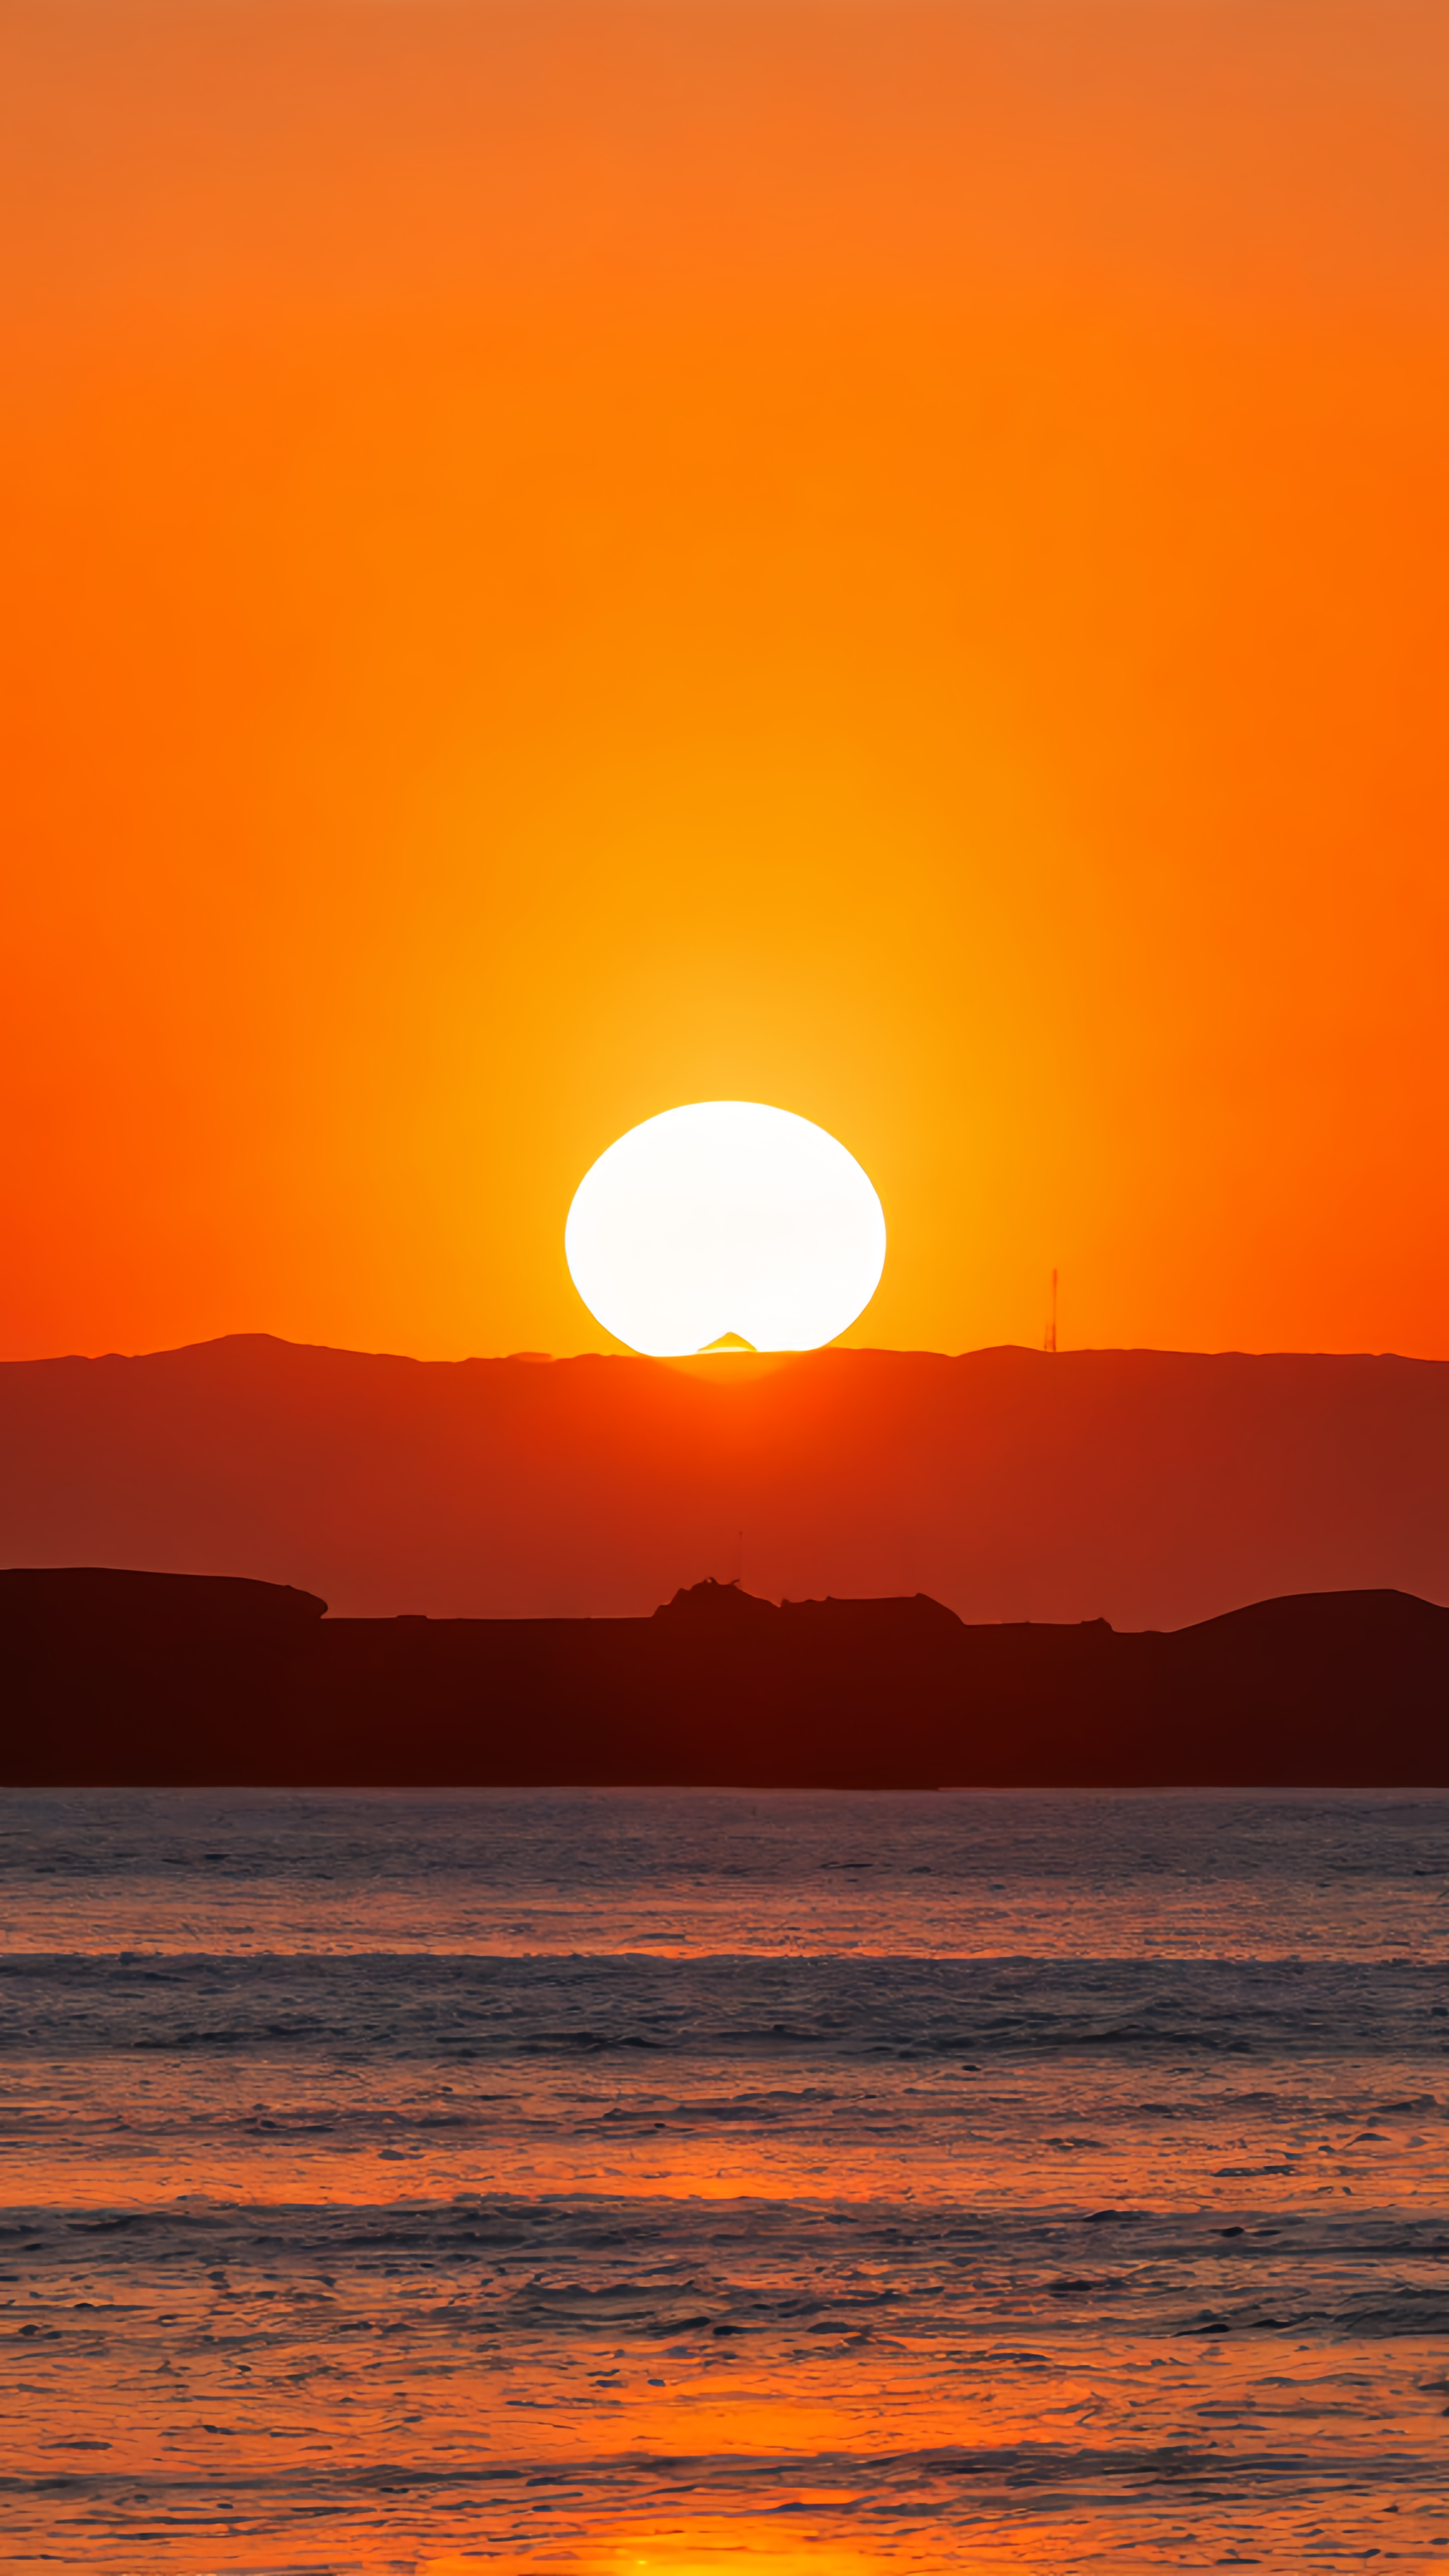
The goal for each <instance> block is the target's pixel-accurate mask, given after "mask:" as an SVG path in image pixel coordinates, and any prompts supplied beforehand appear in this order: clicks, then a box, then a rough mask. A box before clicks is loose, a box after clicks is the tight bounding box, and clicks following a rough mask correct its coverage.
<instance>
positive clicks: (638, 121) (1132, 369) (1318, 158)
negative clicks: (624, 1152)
mask: <svg viewBox="0 0 1449 2576" xmlns="http://www.w3.org/2000/svg"><path fill="white" fill-rule="evenodd" d="M1446 171H1449V20H1446V16H1445V12H1444V8H1443V0H1426V5H1423V6H1405V5H1401V0H1364V5H1361V6H1355V7H1348V6H1339V5H1335V4H1334V0H1302V5H1299V0H1275V5H1273V6H1271V7H1270V6H1265V5H1263V0H1244V5H1237V0H1211V5H1201V6H1194V7H1182V6H1179V5H1176V0H1137V5H1126V0H1123V4H1122V5H1105V0H1032V5H1029V6H1024V5H1022V0H1000V5H996V6H982V5H973V0H950V5H941V6H936V5H925V6H923V5H919V0H879V5H876V0H809V4H808V5H800V0H757V4H756V5H748V0H687V5H680V0H656V5H622V0H580V5H577V6H575V5H568V4H567V0H563V4H562V5H560V4H559V0H515V5H506V6H498V7H489V6H485V5H471V4H470V0H452V5H444V0H408V5H406V6H396V7H392V6H388V7H384V6H378V5H371V0H340V5H333V6H328V7H318V6H313V5H311V0H281V5H278V6H268V5H263V0H249V5H245V6H238V7H235V8H229V9H226V10H221V9H214V8H211V7H203V6H200V5H186V6H180V7H174V8H150V7H145V8H143V7H139V6H136V5H132V0H96V4H95V5H88V6H75V5H71V0H33V5H31V0H10V5H9V6H8V7H7V8H6V9H5V11H4V13H3V15H0V296H3V301H4V307H5V310H6V313H7V317H8V318H7V324H6V330H5V335H4V347H3V355H0V509H3V513H4V520H5V525H4V527H3V529H0V554H3V560H4V565H5V572H4V579H3V612H0V613H3V629H0V846H3V850H4V854H5V856H4V865H5V873H6V899H5V913H4V918H5V925H6V933H7V935H6V938H5V942H4V949H3V974H4V990H3V1011H0V1047H3V1051H4V1067H3V1084H4V1122H5V1147H4V1153H3V1157H0V1192H3V1201H4V1205H3V1226H4V1240H5V1247H6V1248H5V1257H4V1261H3V1263H0V1351H3V1353H4V1354H7V1355H28V1354H40V1353H47V1352H54V1351H61V1350H84V1351H98V1350H105V1349H108V1348H119V1349H147V1348H156V1347H158V1346H162V1345H166V1344H170V1343H176V1342H181V1341H186V1340H195V1339H199V1338H201V1337H203V1336H207V1335H211V1334H214V1333H220V1332H224V1331H229V1330H238V1329H252V1330H256V1329H265V1330H269V1331H273V1332H277V1333H281V1334H284V1335H288V1336H291V1337H295V1338H298V1339H307V1340H320V1341H330V1342H334V1343H343V1344H350V1345H361V1346H368V1347H385V1348H392V1349H398V1350H405V1351H411V1352H415V1353H418V1354H421V1355H443V1356H446V1355H456V1354H461V1353H464V1352H469V1351H478V1352H489V1351H504V1350H510V1349H514V1348H518V1347H531V1348H540V1349H552V1350H555V1351H570V1350H579V1349H585V1348H590V1347H593V1348H599V1347H604V1346H605V1342H606V1337H605V1336H603V1335H602V1334H601V1333H600V1331H599V1330H598V1328H597V1327H596V1326H594V1325H593V1323H592V1321H591V1319H590V1318H589V1317H588V1316H587V1314H586V1313H585V1311H584V1309H583V1308H582V1306H581V1305H580V1304H579V1301H578V1299H577V1297H576V1296H575V1294H574V1291H573V1289H572V1287H571V1285H570V1282H569V1279H568V1275H567V1272H566V1270H565V1267H564V1260H563V1219H564V1214H565V1211H566V1208H567V1205H568V1201H569V1198H570V1195H571V1193H572V1190H573V1188H574V1186H575V1184H576V1182H577V1180H578V1179H579V1177H580V1176H581V1174H582V1172H583V1171H584V1169H585V1167H586V1166H587V1165H588V1164H589V1163H590V1162H591V1161H592V1160H593V1158H594V1157H595V1155H596V1154H598V1153H599V1152H600V1151H601V1150H602V1148H603V1147H604V1146H605V1145H606V1144H607V1143H608V1142H609V1141H610V1140H611V1139H612V1138H613V1137H614V1136H616V1135H617V1134H618V1133H619V1132H620V1131H621V1130H622V1129H623V1128H625V1127H627V1126H629V1125H631V1124H633V1123H634V1122H635V1121H636V1120H638V1119H640V1118H642V1117H645V1116H647V1115H649V1114H650V1113H651V1112H653V1111H655V1110H657V1109H661V1108H665V1107H668V1106H670V1105H672V1104H673V1103H675V1102H679V1101H685V1100H690V1099H697V1098H701V1097H710V1096H716V1095H734V1096H743V1097H747V1098H756V1099H762V1100H768V1101H774V1102H778V1103H779V1104H781V1105H782V1106H785V1107H787V1108H791V1109H796V1110H799V1111H801V1112H803V1113H804V1114H805V1115H807V1116H809V1117H812V1118H815V1119H818V1120H820V1121H821V1122H822V1123H823V1124H824V1125H825V1126H827V1127H829V1128H831V1129H832V1130H833V1131H834V1132H835V1133H836V1134H838V1135H839V1136H840V1137H841V1138H842V1139H843V1140H844V1141H845V1142H846V1143H847V1144H848V1145H849V1146H850V1147H851V1149H852V1150H853V1151H854V1152H855V1153H856V1154H858V1155H859V1157H860V1159H861V1160H862V1162H863V1163H864V1164H865V1166H866V1168H867V1169H868V1170H869V1172H870V1173H871V1175H872V1177H873V1179H874V1180H875V1182H876V1184H877V1186H878V1188H879V1190H880V1192H881V1196H882V1199H883V1201H884V1203H885V1209H886V1217H887V1223H888V1225H889V1228H890V1236H891V1249H890V1254H889V1258H888V1261H887V1267H886V1274H885V1278H884V1281H883V1283H882V1286H881V1289H880V1291H879V1293H878V1295H877V1297H876V1299H875V1302H874V1304H873V1305H872V1307H871V1308H870V1309H869V1310H868V1311H867V1313H866V1315H865V1316H864V1317H863V1318H862V1320H861V1322H860V1324H859V1325H858V1326H857V1327H856V1328H855V1330H854V1332H853V1333H852V1334H851V1336H850V1337H849V1338H850V1339H852V1340H855V1341H859V1342H874V1343H886V1344H900V1345H924V1346H930V1347H934V1348H944V1349H960V1348H963V1347H970V1346H973V1345H976V1344H982V1343H990V1342H997V1341H1007V1340H1017V1341H1027V1342H1037V1341H1039V1339H1040V1336H1041V1331H1042V1326H1043V1322H1044V1320H1045V1307H1046V1294H1047V1278H1048V1274H1049V1272H1050V1269H1051V1267H1052V1265H1053V1263H1057V1264H1059V1265H1060V1267H1061V1271H1062V1281H1063V1287H1062V1338H1063V1341H1064V1342H1067V1343H1075V1344H1083V1343H1097V1344H1119V1343H1156V1344H1160V1345H1176V1346H1186V1347H1200V1348H1216V1347H1222V1346H1237V1347H1241V1348H1248V1349H1255V1348H1257V1349H1261V1348H1272V1347H1295V1348H1313V1347H1318V1348H1329V1349H1333V1348H1338V1349H1363V1348H1369V1349H1380V1348H1386V1347H1387V1348H1396V1349H1399V1350H1403V1351H1407V1352H1415V1353H1420V1354H1424V1355H1446V1354H1449V1288H1446V1278H1449V1263H1446V1253H1449V1214H1446V1191H1445V1143H1446V1117H1445V1110H1446V1071H1445V1063H1446V1048H1445V1040H1444V1025H1443V1023H1444V1000H1443V992H1444V981H1445V975H1444V963H1445V958H1446V956H1449V937H1446V933H1449V922H1446V918H1445V916H1446V910H1449V899H1446V883H1449V870H1446V841H1449V833H1446V825H1449V763H1446V758H1445V749H1444V742H1445V683H1446V677H1449V672H1446V659H1449V656H1446V646H1445V628H1446V610H1445V600H1446V596H1449V586H1446V572H1449V542H1446V540H1449V478H1446V474H1445V468H1444V459H1445V456H1446V454H1449V337H1446V322H1449V181H1446V178H1445V172H1446Z"/></svg>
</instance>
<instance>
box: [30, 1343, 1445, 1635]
mask: <svg viewBox="0 0 1449 2576" xmlns="http://www.w3.org/2000/svg"><path fill="white" fill-rule="evenodd" d="M741 1533H743V1537H742V1538H741ZM5 1562H9V1563H14V1564H27V1565H44V1564H58V1565H66V1564H70V1565H74V1564H84V1563H89V1564H110V1565H132V1566H153V1567H156V1568H161V1569H165V1568H180V1569H183V1570H188V1571H192V1572H207V1571H210V1570H213V1569H222V1570H225V1571H227V1572H231V1573H237V1574H245V1575H251V1576H255V1577H259V1578H262V1579H265V1580H269V1581H279V1582H288V1583H293V1584H298V1585H301V1586H303V1587H305V1588H307V1589H308V1590H311V1591H314V1592H317V1593H319V1594H321V1595H322V1596H323V1597H325V1598H326V1599H327V1600H329V1601H330V1602H331V1603H332V1605H333V1609H334V1612H337V1613H346V1614H349V1615H386V1616H391V1615H392V1614H394V1613H397V1612H402V1611H426V1612H431V1613H433V1614H434V1615H447V1616H469V1617H541V1616H548V1615H568V1616H583V1615H593V1616H622V1615H625V1614H628V1615H631V1616H632V1615H643V1614H645V1613H647V1612H649V1611H651V1610H652V1608H653V1605H654V1604H655V1603H656V1602H658V1601H661V1600H665V1599H668V1598H669V1597H670V1595H671V1594H672V1593H673V1592H674V1591H675V1590H676V1589H677V1587H678V1586H679V1585H680V1584H681V1583H685V1582H689V1581H691V1580H692V1579H693V1578H694V1577H695V1576H696V1575H697V1574H698V1572H699V1570H700V1568H701V1567H713V1568H714V1569H715V1570H716V1571H717V1572H719V1573H721V1574H726V1573H737V1572H739V1571H741V1568H742V1569H743V1572H744V1576H745V1580H746V1583H747V1585H748V1587H749V1589H750V1590H751V1591H753V1592H755V1593H756V1594H760V1595H771V1596H774V1597H775V1598H779V1597H781V1596H782V1595H788V1596H790V1597H791V1598H793V1599H800V1598H802V1597H815V1598H820V1597H823V1596H824V1595H826V1594H835V1595H837V1596H849V1595H853V1596H880V1595H912V1594H915V1593H917V1592H924V1593H928V1594H930V1595H931V1596H932V1597H933V1598H934V1599H936V1600H938V1601H942V1602H945V1603H947V1604H949V1606H950V1607H951V1608H953V1609H954V1610H956V1611H958V1612H959V1613H960V1614H961V1615H962V1617H964V1618H966V1619H967V1620H970V1621H985V1622H992V1621H999V1620H1014V1619H1032V1620H1037V1621H1043V1620H1045V1621H1067V1622H1072V1621H1075V1620H1078V1619H1082V1618H1095V1617H1098V1616H1105V1617H1106V1618H1108V1619H1110V1620H1111V1621H1112V1622H1113V1624H1114V1626H1115V1627H1117V1628H1118V1629H1127V1628H1154V1627H1158V1628H1175V1627H1180V1626H1183V1625H1185V1624H1187V1623H1188V1622H1189V1621H1193V1620H1199V1619H1203V1618H1208V1617H1211V1616H1213V1615H1214V1614H1216V1613H1218V1612H1221V1611H1226V1610H1230V1609H1232V1608H1234V1607H1236V1606H1237V1605H1239V1604H1241V1603H1244V1602H1248V1601H1255V1600H1262V1599H1265V1598H1269V1597H1273V1596H1277V1595H1283V1594H1289V1593H1298V1592H1310V1591H1324V1590H1339V1589H1344V1588H1352V1589H1365V1588H1367V1589H1374V1588H1378V1589H1384V1588H1389V1589H1397V1590H1400V1591H1404V1592H1410V1593H1414V1594H1417V1595H1419V1596H1421V1597H1423V1598H1426V1599H1429V1600H1436V1599H1439V1600H1442V1599H1445V1598H1449V1363H1446V1362H1443V1361H1432V1360H1409V1359H1397V1358H1393V1357H1379V1358H1374V1357H1353V1356H1348V1357H1335V1356H1331V1355H1330V1356H1314V1355H1305V1356H1294V1355H1291V1354H1290V1355H1277V1356H1268V1357H1244V1356H1241V1355H1236V1354H1231V1353H1229V1354H1223V1355H1218V1356H1202V1355H1197V1354H1193V1353H1172V1352H1151V1351H1074V1352H1064V1353H1062V1354H1060V1355H1058V1356H1047V1355H1045V1354H1043V1353H1041V1352H1037V1351H1024V1350H1017V1349H1002V1350H991V1351H977V1352H973V1353H970V1354H968V1355H966V1356H965V1357H962V1358H945V1357H939V1356H936V1355H934V1354H931V1353H928V1352H908V1351H854V1350H849V1351H847V1350H826V1351H818V1352H813V1353H809V1354H805V1355H802V1356H800V1357H796V1358H790V1359H784V1360H776V1361H767V1360H765V1359H763V1358H761V1359H755V1358H749V1357H746V1356H743V1355H739V1354H734V1355H731V1356H728V1357H722V1358H720V1359H718V1360H714V1361H708V1362H701V1361H695V1362H691V1363H688V1364H682V1365H679V1366H675V1365H672V1364H670V1363H668V1362H660V1361H654V1360H646V1359H632V1358H613V1359H604V1358H582V1359H571V1360H555V1361H552V1362H540V1361H539V1360H538V1359H536V1358H531V1357H530V1358H514V1359H507V1360H466V1361H460V1362H457V1363H449V1362H441V1361H417V1360H408V1359H401V1358H393V1357H388V1356H380V1355H370V1354H366V1353H362V1352H353V1351H334V1350H326V1349H317V1348H311V1347H305V1346H301V1345H297V1344H292V1343H287V1342H282V1341H277V1340H274V1339H272V1338H270V1337H268V1336H266V1335H236V1336H232V1337H229V1338H226V1339H224V1340H220V1341H216V1342H208V1343H201V1344H198V1345H195V1346H194V1347H192V1348H189V1349H185V1350H180V1351H168V1352H161V1353H157V1354H154V1355H151V1356H148V1357H142V1358H135V1359H126V1358H119V1357H112V1358H105V1359H54V1360H37V1361H9V1362H5V1363H3V1364H0V1563H5Z"/></svg>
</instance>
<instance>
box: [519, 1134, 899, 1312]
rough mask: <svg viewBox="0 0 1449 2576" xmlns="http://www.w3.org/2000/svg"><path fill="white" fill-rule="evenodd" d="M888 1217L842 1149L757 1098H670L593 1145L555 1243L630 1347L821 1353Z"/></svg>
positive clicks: (866, 1298) (866, 1275)
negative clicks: (602, 1149)
mask: <svg viewBox="0 0 1449 2576" xmlns="http://www.w3.org/2000/svg"><path fill="white" fill-rule="evenodd" d="M885 1249H886V1232H885V1217H884V1215H883V1213H882V1210H881V1203H880V1200H879V1199H878V1198H877V1196H876V1194H875V1191H874V1189H873V1188H872V1186H871V1184H870V1182H869V1180H868V1179H867V1177H866V1175H865V1173H864V1172H863V1171H862V1170H861V1168H860V1165H859V1163H858V1162H857V1161H856V1159H855V1157H854V1155H853V1154H849V1153H847V1152H846V1149H845V1147H844V1146H843V1145H841V1144H839V1143H837V1141H836V1139H835V1137H833V1136H829V1135H827V1134H826V1131H825V1129H824V1128H823V1127H817V1126H815V1125H814V1124H813V1123H812V1121H811V1120H810V1119H808V1118H797V1117H796V1116H795V1115H794V1114H793V1112H791V1111H790V1110H788V1109H769V1108H766V1107H765V1106H764V1105H763V1103H761V1102H760V1101H756V1100H698V1101H694V1102H693V1103H691V1105H690V1106H689V1107H687V1108H683V1109H666V1110H664V1111H662V1112H661V1114H660V1115H659V1116H658V1117H657V1118H646V1119H645V1121H644V1123H643V1125H642V1126H640V1127H631V1128H630V1129H629V1132H628V1134H627V1135H624V1136H621V1137H620V1138H619V1139H618V1142H617V1143H616V1144H613V1145H611V1146H610V1147H609V1149H608V1151H607V1153H604V1154H601V1155H600V1156H599V1159H598V1161H597V1162H596V1163H595V1164H594V1165H593V1167H592V1169H591V1170H590V1171H588V1172H586V1173H585V1175H584V1178H583V1179H582V1181H581V1182H580V1183H579V1186H578V1189H577V1191H576V1192H575V1195H574V1202H573V1205H572V1207H571V1208H570V1209H569V1214H568V1224H567V1226H566V1227H565V1230H564V1250H565V1253H566V1254H567V1257H568V1265H569V1269H570V1272H571V1273H572V1276H573V1281H574V1285H575V1287H576V1288H577V1289H578V1292H579V1295H580V1296H581V1297H582V1299H583V1301H584V1304H585V1305H586V1306H587V1307H588V1309H589V1312H590V1313H591V1314H592V1315H594V1316H596V1317H597V1318H598V1321H599V1322H600V1323H601V1324H603V1325H604V1326H605V1327H606V1329H607V1330H608V1331H609V1332H611V1333H613V1334H615V1335H616V1336H617V1338H618V1339H619V1340H620V1341H621V1342H627V1343H628V1344H629V1346H630V1348H631V1349H632V1350H636V1351H645V1352H648V1353H649V1354H650V1355H651V1356H652V1357H654V1358H656V1359H674V1358H683V1357H685V1356H686V1355H688V1354H691V1353H694V1352H698V1351H703V1350H709V1349H711V1348H712V1347H714V1346H716V1345H720V1344H722V1345H724V1346H725V1347H726V1348H735V1349H738V1348H739V1347H740V1346H741V1345H742V1344H743V1345H745V1346H746V1347H748V1348H749V1349H751V1350H757V1351H808V1350H816V1349H818V1348H819V1346H820V1344H821V1343H822V1342H831V1341H834V1339H835V1337H836V1335H837V1333H843V1332H844V1331H845V1328H846V1326H847V1325H848V1324H853V1323H854V1321H855V1318H856V1316H857V1315H858V1314H859V1313H860V1311H861V1309H862V1307H864V1306H866V1305H868V1304H869V1302H870V1300H871V1298H872V1297H873V1296H874V1294H875V1290H876V1284H877V1282H878V1280H879V1278H880V1274H881V1271H882V1268H883V1267H884V1264H885Z"/></svg>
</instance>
